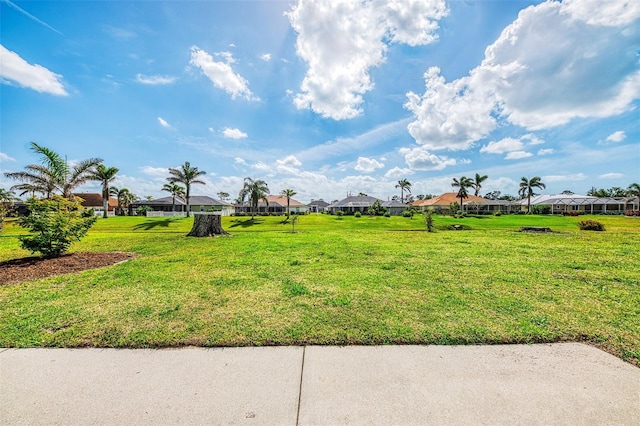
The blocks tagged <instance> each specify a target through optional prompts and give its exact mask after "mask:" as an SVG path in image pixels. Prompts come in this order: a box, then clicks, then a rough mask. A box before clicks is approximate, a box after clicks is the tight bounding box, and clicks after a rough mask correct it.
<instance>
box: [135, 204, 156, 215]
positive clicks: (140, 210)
mask: <svg viewBox="0 0 640 426" xmlns="http://www.w3.org/2000/svg"><path fill="white" fill-rule="evenodd" d="M150 211H153V209H152V208H151V207H149V206H140V207H138V208H137V209H136V214H137V215H138V216H146V215H147V212H150Z"/></svg>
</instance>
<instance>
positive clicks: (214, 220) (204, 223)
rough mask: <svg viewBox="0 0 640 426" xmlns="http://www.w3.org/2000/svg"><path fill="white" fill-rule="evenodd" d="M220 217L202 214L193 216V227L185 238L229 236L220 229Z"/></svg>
mask: <svg viewBox="0 0 640 426" xmlns="http://www.w3.org/2000/svg"><path fill="white" fill-rule="evenodd" d="M221 217H222V216H221V215H219V214H202V213H196V214H194V215H193V227H192V228H191V231H190V232H189V233H188V234H187V237H213V236H216V235H229V233H228V232H227V231H225V230H224V229H222V221H221Z"/></svg>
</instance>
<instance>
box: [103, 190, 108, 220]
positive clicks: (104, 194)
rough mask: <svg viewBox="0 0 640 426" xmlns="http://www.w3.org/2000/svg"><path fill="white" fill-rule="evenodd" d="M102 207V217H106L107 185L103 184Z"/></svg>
mask: <svg viewBox="0 0 640 426" xmlns="http://www.w3.org/2000/svg"><path fill="white" fill-rule="evenodd" d="M102 208H103V209H104V211H103V212H102V218H103V219H106V218H107V217H108V215H107V210H108V209H109V187H108V186H105V187H103V188H102Z"/></svg>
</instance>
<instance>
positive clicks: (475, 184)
mask: <svg viewBox="0 0 640 426" xmlns="http://www.w3.org/2000/svg"><path fill="white" fill-rule="evenodd" d="M488 178H489V176H487V175H483V176H481V175H480V174H479V173H476V178H475V180H474V181H473V188H474V189H475V193H474V195H475V196H476V197H478V196H479V195H480V188H482V182H484V181H485V180H487V179H488Z"/></svg>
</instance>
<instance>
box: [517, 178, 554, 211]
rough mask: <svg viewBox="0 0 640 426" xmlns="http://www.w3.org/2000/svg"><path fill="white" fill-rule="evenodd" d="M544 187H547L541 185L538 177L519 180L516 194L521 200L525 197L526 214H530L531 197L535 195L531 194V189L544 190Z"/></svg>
mask: <svg viewBox="0 0 640 426" xmlns="http://www.w3.org/2000/svg"><path fill="white" fill-rule="evenodd" d="M546 187H547V185H545V184H544V183H542V179H541V178H540V177H539V176H534V177H532V178H531V179H527V178H526V177H523V178H522V179H521V180H520V190H519V191H518V194H519V195H520V196H521V197H522V198H524V197H527V213H530V212H531V197H532V196H534V195H536V194H535V193H534V192H533V189H534V188H538V189H544V188H546Z"/></svg>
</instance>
